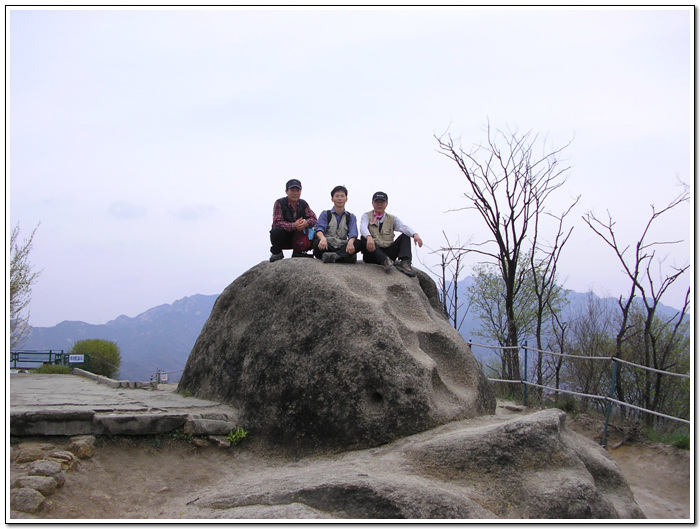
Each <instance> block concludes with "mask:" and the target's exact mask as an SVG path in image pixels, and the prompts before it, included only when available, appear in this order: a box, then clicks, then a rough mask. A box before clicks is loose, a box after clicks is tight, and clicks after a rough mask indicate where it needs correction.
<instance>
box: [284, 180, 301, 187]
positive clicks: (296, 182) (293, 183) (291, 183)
mask: <svg viewBox="0 0 700 529" xmlns="http://www.w3.org/2000/svg"><path fill="white" fill-rule="evenodd" d="M292 187H298V188H299V189H301V182H300V181H299V180H296V179H295V178H293V179H291V180H290V181H289V182H287V189H290V188H292Z"/></svg>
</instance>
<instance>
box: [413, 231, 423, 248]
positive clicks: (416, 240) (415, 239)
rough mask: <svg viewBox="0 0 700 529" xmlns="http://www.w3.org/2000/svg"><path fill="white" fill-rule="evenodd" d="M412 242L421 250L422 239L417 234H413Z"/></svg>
mask: <svg viewBox="0 0 700 529" xmlns="http://www.w3.org/2000/svg"><path fill="white" fill-rule="evenodd" d="M413 242H414V243H415V244H417V245H418V248H423V239H421V238H420V235H418V234H417V233H414V234H413Z"/></svg>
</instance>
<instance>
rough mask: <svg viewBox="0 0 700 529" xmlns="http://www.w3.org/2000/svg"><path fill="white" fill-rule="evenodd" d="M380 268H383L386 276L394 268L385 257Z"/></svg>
mask: <svg viewBox="0 0 700 529" xmlns="http://www.w3.org/2000/svg"><path fill="white" fill-rule="evenodd" d="M382 266H383V267H384V271H385V272H386V273H387V274H388V273H389V272H391V269H392V268H394V262H393V261H392V260H391V259H389V258H388V257H387V258H386V259H384V262H383V263H382Z"/></svg>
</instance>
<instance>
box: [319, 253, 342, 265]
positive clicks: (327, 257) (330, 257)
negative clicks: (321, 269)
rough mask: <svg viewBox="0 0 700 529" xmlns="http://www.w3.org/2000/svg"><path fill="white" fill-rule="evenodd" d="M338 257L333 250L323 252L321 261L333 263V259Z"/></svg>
mask: <svg viewBox="0 0 700 529" xmlns="http://www.w3.org/2000/svg"><path fill="white" fill-rule="evenodd" d="M337 258H338V254H337V253H335V252H326V253H324V254H323V256H322V257H321V261H323V262H324V263H335V260H336V259H337Z"/></svg>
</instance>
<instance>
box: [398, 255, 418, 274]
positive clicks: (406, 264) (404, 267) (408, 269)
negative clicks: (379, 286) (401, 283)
mask: <svg viewBox="0 0 700 529" xmlns="http://www.w3.org/2000/svg"><path fill="white" fill-rule="evenodd" d="M396 268H398V269H399V270H401V271H402V272H403V273H404V274H406V275H407V276H408V277H416V275H417V274H416V271H415V270H414V269H413V267H412V266H411V260H410V259H401V260H400V261H399V262H398V263H396Z"/></svg>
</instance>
